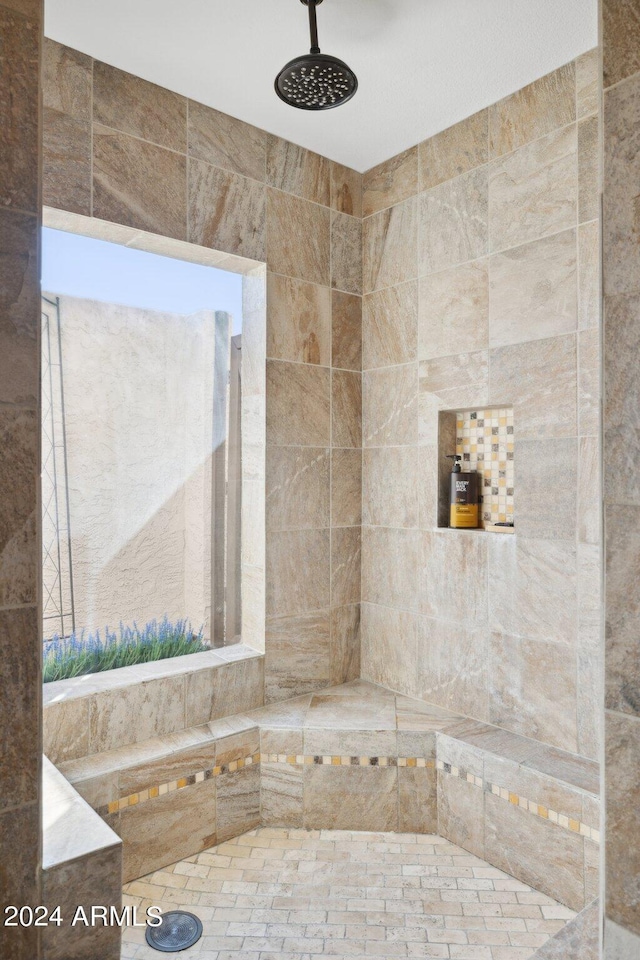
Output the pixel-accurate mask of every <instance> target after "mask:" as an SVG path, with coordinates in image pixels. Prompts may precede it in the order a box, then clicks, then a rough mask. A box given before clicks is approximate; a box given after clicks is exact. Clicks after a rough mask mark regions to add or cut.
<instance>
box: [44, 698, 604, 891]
mask: <svg viewBox="0 0 640 960" xmlns="http://www.w3.org/2000/svg"><path fill="white" fill-rule="evenodd" d="M60 769H61V771H62V772H63V773H64V775H65V776H66V777H67V778H68V779H69V780H70V781H71V783H72V784H73V785H74V787H75V789H76V790H78V792H79V793H80V794H81V795H82V796H83V797H85V799H86V800H87V801H88V802H89V803H90V804H91V805H92V806H93V807H94V809H96V810H97V811H98V812H99V813H100V815H101V816H102V817H103V818H104V820H105V821H106V822H107V823H108V824H109V825H110V826H111V827H112V828H113V829H114V830H115V832H116V833H117V834H118V835H119V836H120V837H121V838H122V841H123V846H124V878H125V880H130V879H133V878H136V877H139V876H142V875H144V874H146V873H149V872H150V871H152V870H156V869H159V868H160V867H162V866H165V865H167V864H169V863H172V862H175V861H176V860H179V859H181V858H183V857H185V856H190V855H193V854H195V853H198V852H200V851H201V850H204V849H206V848H207V847H210V846H212V845H213V844H214V843H216V842H221V841H223V840H225V839H229V838H231V837H233V836H237V835H239V834H241V833H244V832H246V831H247V830H250V829H252V828H253V827H255V826H256V825H258V824H260V823H263V824H268V825H281V826H291V827H307V828H327V829H347V830H353V829H361V830H374V831H405V832H422V833H439V834H440V835H442V836H444V837H445V838H447V839H449V840H452V841H453V842H454V843H456V844H457V845H459V846H461V847H463V848H465V849H467V850H469V851H470V852H472V853H474V854H476V855H478V856H480V857H482V858H483V859H485V860H487V861H489V862H490V863H492V864H493V865H495V866H496V867H499V868H500V869H502V870H505V871H506V872H508V873H510V874H512V875H513V876H514V877H516V878H518V879H520V880H522V881H523V882H525V883H528V884H531V885H532V886H534V887H536V888H537V889H539V890H540V891H541V892H543V893H546V894H548V895H549V896H551V897H553V898H554V899H557V900H559V901H560V902H562V903H564V904H565V905H566V906H568V907H571V908H572V909H574V910H580V909H582V908H583V907H584V906H585V905H586V904H588V903H590V902H591V901H592V900H593V899H594V898H595V897H596V896H597V886H598V844H599V801H598V766H597V764H595V763H594V762H592V761H589V760H586V759H584V758H581V757H576V756H574V755H572V754H569V753H565V752H564V751H561V750H558V749H555V748H553V747H548V746H546V745H544V744H542V743H539V742H537V741H534V740H529V739H527V738H525V737H521V736H518V735H516V734H512V733H509V732H507V731H504V730H502V729H501V728H498V727H494V726H491V725H489V724H485V723H480V722H477V721H474V720H469V719H466V718H463V717H459V716H456V715H454V714H451V713H449V712H447V711H446V710H443V709H441V708H440V707H437V706H434V705H432V704H428V703H425V702H423V701H418V700H413V699H411V698H408V697H404V696H400V695H398V694H395V693H394V692H392V691H390V690H386V689H385V688H382V687H379V686H375V685H373V684H370V683H367V682H365V681H359V680H358V681H353V682H352V683H348V684H344V685H342V686H338V687H333V688H330V689H327V690H323V691H320V692H318V693H316V694H309V695H306V696H302V697H297V698H295V699H292V700H287V701H283V702H281V703H277V704H274V705H271V706H267V707H262V708H258V709H255V710H250V711H248V712H247V713H242V714H236V715H234V716H231V717H227V718H223V719H219V720H214V721H211V722H209V723H206V724H201V725H199V726H196V727H191V728H189V729H187V730H183V731H181V732H179V733H174V734H171V735H169V736H166V737H160V738H153V739H149V740H146V741H144V742H142V743H134V744H129V745H126V746H123V747H119V748H116V749H112V750H108V751H104V752H102V753H97V754H94V755H92V756H87V757H82V758H78V759H75V760H71V761H66V762H63V763H61V764H60Z"/></svg>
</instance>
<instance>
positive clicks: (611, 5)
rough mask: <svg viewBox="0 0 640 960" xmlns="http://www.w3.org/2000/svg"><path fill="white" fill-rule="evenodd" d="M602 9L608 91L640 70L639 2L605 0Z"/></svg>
mask: <svg viewBox="0 0 640 960" xmlns="http://www.w3.org/2000/svg"><path fill="white" fill-rule="evenodd" d="M601 9H602V21H603V22H602V55H603V79H604V86H605V89H606V88H607V87H612V86H613V85H614V84H616V83H619V82H620V81H621V80H624V79H625V78H626V77H631V76H632V75H633V74H635V73H637V72H638V71H639V70H640V16H638V6H637V3H636V0H604V2H603V4H602V8H601Z"/></svg>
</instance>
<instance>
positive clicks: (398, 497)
mask: <svg viewBox="0 0 640 960" xmlns="http://www.w3.org/2000/svg"><path fill="white" fill-rule="evenodd" d="M419 463H420V461H419V454H418V449H417V448H416V447H413V446H411V447H376V448H372V449H368V450H364V451H363V461H362V469H363V476H362V520H363V523H366V524H370V525H372V526H376V527H417V526H418V507H419V489H420V486H419V485H420V469H419Z"/></svg>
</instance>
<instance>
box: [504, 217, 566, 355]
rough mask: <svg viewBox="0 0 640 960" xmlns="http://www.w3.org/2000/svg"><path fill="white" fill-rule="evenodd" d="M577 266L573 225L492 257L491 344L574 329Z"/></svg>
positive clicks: (534, 338) (558, 333)
mask: <svg viewBox="0 0 640 960" xmlns="http://www.w3.org/2000/svg"><path fill="white" fill-rule="evenodd" d="M577 269H578V265H577V250H576V234H575V231H574V230H566V231H564V232H562V233H558V234H556V235H555V236H552V237H545V238H544V239H542V240H536V241H534V242H532V243H527V244H524V245H523V246H521V247H515V248H514V249H512V250H507V251H505V252H504V253H499V254H496V255H494V256H493V257H491V259H490V261H489V276H490V302H491V306H490V311H489V341H490V343H491V346H493V347H501V346H505V345H506V344H512V343H522V342H523V341H526V340H538V339H541V340H542V339H546V338H547V337H557V336H560V335H561V334H563V333H570V332H571V331H573V330H575V329H576V326H577V313H578V305H577V297H576V275H577ZM541 278H544V282H542V279H541Z"/></svg>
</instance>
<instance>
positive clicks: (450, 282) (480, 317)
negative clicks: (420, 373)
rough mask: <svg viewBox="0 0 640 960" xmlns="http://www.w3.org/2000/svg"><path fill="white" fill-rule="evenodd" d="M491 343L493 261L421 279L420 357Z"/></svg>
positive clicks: (454, 351)
mask: <svg viewBox="0 0 640 960" xmlns="http://www.w3.org/2000/svg"><path fill="white" fill-rule="evenodd" d="M462 345H463V346H464V348H465V350H468V351H469V352H471V351H475V350H485V349H486V348H487V347H488V345H489V264H488V261H487V260H477V261H475V262H473V263H465V264H462V265H461V266H458V267H453V268H452V269H450V270H443V271H442V272H441V273H434V274H431V275H430V276H428V277H423V278H422V279H421V280H420V311H419V321H418V358H419V359H420V360H429V359H431V358H433V357H447V356H450V355H452V354H456V353H459V352H460V347H461V346H462Z"/></svg>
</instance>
